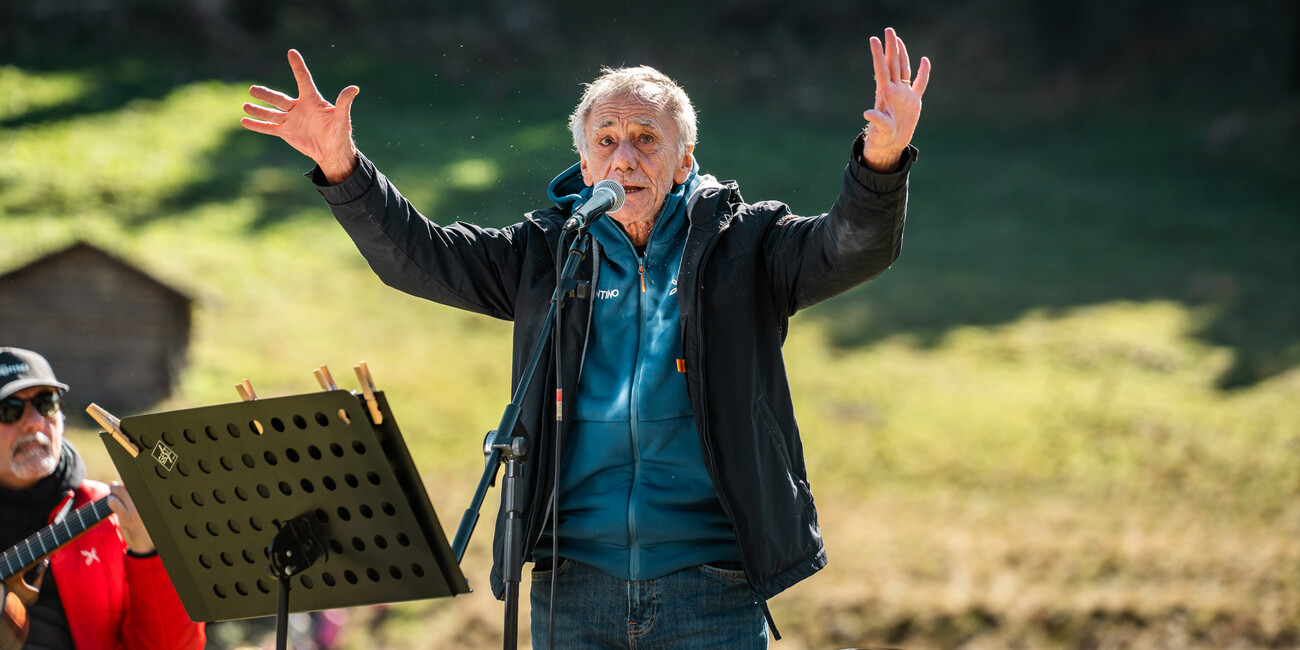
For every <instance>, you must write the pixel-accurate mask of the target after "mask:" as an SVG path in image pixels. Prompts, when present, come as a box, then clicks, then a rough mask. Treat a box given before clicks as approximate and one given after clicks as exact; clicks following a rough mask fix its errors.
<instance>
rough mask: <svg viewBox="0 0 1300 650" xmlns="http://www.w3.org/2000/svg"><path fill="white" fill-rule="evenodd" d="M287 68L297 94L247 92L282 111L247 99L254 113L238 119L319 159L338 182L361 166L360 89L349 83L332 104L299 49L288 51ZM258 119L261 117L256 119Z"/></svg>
mask: <svg viewBox="0 0 1300 650" xmlns="http://www.w3.org/2000/svg"><path fill="white" fill-rule="evenodd" d="M289 67H290V68H293V76H294V79H296V80H297V81H298V98H297V99H294V98H293V97H289V96H288V95H285V94H284V93H281V92H278V91H275V90H271V89H270V88H267V87H266V86H253V87H251V88H249V89H248V94H250V95H252V96H253V99H256V100H259V101H262V102H266V103H267V104H270V105H271V106H273V107H275V108H276V109H279V110H272V109H270V108H266V107H265V106H260V105H258V104H253V103H245V104H244V112H245V113H248V114H249V115H251V116H252V117H251V118H250V117H245V118H243V119H242V120H240V123H241V124H243V125H244V128H246V129H248V130H249V131H256V132H258V133H265V134H267V135H274V136H276V137H278V138H280V139H282V140H284V141H285V142H287V143H289V146H291V147H293V148H294V149H297V150H298V151H299V152H301V153H302V154H303V155H305V156H307V157H308V158H311V159H312V160H314V161H316V164H317V165H320V168H321V171H322V172H324V174H325V178H326V179H327V180H328V181H329V182H330V183H331V184H335V183H339V182H342V181H343V180H344V179H346V178H347V177H348V176H350V175H352V171H353V170H355V169H356V168H357V147H356V144H354V143H353V142H352V115H351V112H352V100H353V99H354V98H355V97H356V96H357V93H359V92H361V89H360V88H358V87H356V86H348V87H347V88H344V89H343V90H342V92H340V93H339V98H338V100H336V101H335V103H334V104H330V103H329V102H327V101H325V98H324V97H323V96H321V94H320V91H318V90H316V83H315V82H313V81H312V79H311V72H310V71H309V70H307V63H306V62H304V61H303V60H302V55H301V54H299V53H298V51H297V50H289ZM253 118H257V119H253Z"/></svg>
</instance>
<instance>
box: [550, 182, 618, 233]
mask: <svg viewBox="0 0 1300 650" xmlns="http://www.w3.org/2000/svg"><path fill="white" fill-rule="evenodd" d="M626 199H627V195H626V194H624V192H623V186H622V185H620V184H619V183H618V181H614V180H610V179H605V180H603V181H601V182H599V183H596V187H595V188H593V189H592V190H591V198H590V199H587V202H586V203H583V204H582V207H580V208H578V209H577V210H574V211H573V216H571V217H569V220H568V221H566V222H564V232H573V231H575V230H581V229H583V228H586V227H587V226H590V225H591V224H592V223H594V222H595V221H596V219H599V218H600V215H602V214H604V213H606V212H618V210H619V208H621V207H623V201H625V200H626Z"/></svg>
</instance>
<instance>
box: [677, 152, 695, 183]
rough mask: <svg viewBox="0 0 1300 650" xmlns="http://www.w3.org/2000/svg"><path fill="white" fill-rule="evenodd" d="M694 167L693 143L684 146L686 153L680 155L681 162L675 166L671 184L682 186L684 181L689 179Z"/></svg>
mask: <svg viewBox="0 0 1300 650" xmlns="http://www.w3.org/2000/svg"><path fill="white" fill-rule="evenodd" d="M694 166H695V143H694V142H692V143H690V144H688V145H686V153H685V154H683V155H682V162H681V164H680V165H678V166H677V171H675V172H673V182H674V183H677V184H679V185H680V184H682V183H685V182H686V179H688V178H690V177H691V168H692V167H694Z"/></svg>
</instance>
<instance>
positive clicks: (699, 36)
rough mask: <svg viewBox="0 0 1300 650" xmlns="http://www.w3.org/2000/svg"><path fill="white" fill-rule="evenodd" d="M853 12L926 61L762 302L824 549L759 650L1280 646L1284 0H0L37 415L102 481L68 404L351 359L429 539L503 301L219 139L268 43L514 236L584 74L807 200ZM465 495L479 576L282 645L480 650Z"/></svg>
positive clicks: (264, 62)
mask: <svg viewBox="0 0 1300 650" xmlns="http://www.w3.org/2000/svg"><path fill="white" fill-rule="evenodd" d="M1112 5H1114V6H1112ZM886 26H894V27H896V28H898V30H899V32H900V34H901V35H902V36H903V37H904V39H905V40H906V43H907V45H908V49H909V51H910V52H911V54H912V58H913V60H914V61H916V60H919V58H920V56H921V55H926V56H929V57H930V58H931V59H932V60H933V62H934V72H933V76H932V80H931V83H930V87H929V89H928V91H927V93H926V96H925V110H924V113H923V116H922V123H921V126H920V128H919V130H918V133H917V136H916V140H915V144H916V145H917V146H918V148H919V149H920V152H921V153H920V158H919V161H918V162H917V164H916V166H915V167H914V169H913V172H912V175H911V195H910V203H909V215H908V216H909V218H908V224H907V234H906V238H905V242H904V247H903V255H902V257H901V259H900V260H899V262H898V263H897V264H896V265H895V267H894V268H893V269H891V270H890V271H888V272H887V273H885V274H884V275H883V276H881V277H880V278H879V279H877V280H875V281H873V282H871V283H868V284H866V285H864V286H862V287H859V288H857V289H855V290H853V291H851V292H849V293H848V294H846V295H844V296H841V297H838V298H836V299H834V300H832V301H830V302H828V303H825V304H823V305H819V306H818V307H815V308H813V309H810V310H808V311H807V312H806V313H805V314H802V315H800V316H797V317H796V318H795V319H794V320H793V327H792V333H791V336H790V338H789V340H788V342H787V344H786V359H787V363H788V370H789V373H790V380H791V383H792V385H793V387H794V390H795V400H796V408H797V413H798V415H799V422H800V426H801V429H802V431H803V437H804V444H805V447H806V453H807V462H808V466H809V468H808V469H809V473H810V478H811V482H812V486H813V490H814V493H815V494H816V496H817V500H818V506H819V511H820V512H821V520H822V525H823V529H824V530H823V532H824V534H825V538H826V543H827V545H828V548H829V553H830V565H829V567H828V568H827V569H826V570H825V571H823V572H821V573H820V574H818V575H817V576H815V577H814V578H812V579H810V580H808V581H806V582H804V583H801V584H799V585H797V586H796V587H794V588H793V589H791V590H789V591H788V592H787V593H784V594H782V595H781V596H779V597H778V598H776V599H775V600H774V601H773V602H772V609H773V613H774V615H775V618H776V621H777V623H778V625H779V627H780V630H781V632H782V634H783V635H784V637H785V639H784V640H782V641H780V642H779V643H777V644H776V645H775V647H777V648H785V649H787V650H799V649H802V648H817V649H821V648H848V647H871V646H893V647H903V648H1080V649H1084V648H1088V649H1092V648H1197V649H1199V648H1206V649H1208V648H1228V647H1231V648H1243V649H1249V648H1279V647H1300V541H1297V540H1300V505H1297V504H1300V461H1298V460H1297V457H1298V456H1300V288H1298V285H1300V282H1298V280H1300V254H1298V253H1297V250H1300V219H1298V217H1300V189H1297V188H1300V163H1298V162H1297V156H1295V154H1294V151H1295V150H1296V149H1297V146H1300V49H1298V48H1300V9H1297V7H1296V6H1295V4H1294V3H1291V2H1284V1H1282V0H1246V1H1244V2H1236V3H1222V2H1210V1H1208V0H1184V1H1180V2H1173V1H1156V0H1147V1H1143V2H1132V3H1103V2H1079V3H1048V2H1034V1H1031V0H968V1H957V0H953V1H948V2H934V3H915V2H901V1H890V2H882V3H863V2H849V1H848V0H826V1H824V2H819V3H813V4H800V3H776V2H768V1H766V0H747V1H745V2H741V1H738V0H737V1H727V2H714V3H690V2H662V3H657V4H653V5H651V4H643V5H637V6H633V7H612V6H597V5H588V4H584V3H576V2H554V3H546V2H540V1H519V2H507V1H503V0H488V1H485V2H478V3H459V2H455V3H453V2H415V1H412V0H403V1H399V2H363V1H362V0H316V1H314V2H303V1H300V0H289V1H284V2H252V1H251V0H188V1H186V2H168V1H162V0H97V1H95V2H82V1H73V0H33V1H31V2H24V3H8V5H6V7H5V8H4V9H0V242H2V243H3V245H0V345H18V346H28V347H38V349H39V350H40V351H41V352H43V353H45V354H46V355H48V356H50V357H51V359H54V360H55V370H56V372H59V373H60V374H61V375H63V374H65V373H64V372H63V371H62V370H63V369H66V370H67V371H68V372H73V371H74V370H75V371H76V372H77V373H80V374H82V376H84V377H86V378H85V379H81V380H78V381H74V382H71V383H73V390H72V392H71V393H70V395H69V397H70V399H71V400H72V401H73V402H74V405H75V409H76V412H75V413H74V417H73V419H72V420H71V421H70V424H71V425H73V427H74V431H72V433H71V434H70V437H71V439H72V440H73V441H74V443H75V444H76V445H77V447H78V449H79V450H81V452H82V453H83V455H84V456H86V458H87V462H88V463H89V465H90V470H91V475H92V477H93V478H99V479H102V480H112V479H114V478H115V477H116V476H117V472H116V469H115V467H114V465H113V464H112V462H111V461H110V459H109V457H108V455H107V453H106V450H105V447H104V445H103V443H101V442H100V440H99V438H98V435H97V433H98V429H97V428H95V426H94V425H93V423H92V422H90V421H89V420H88V419H85V418H82V417H78V416H77V413H79V411H80V409H81V408H84V406H85V404H86V403H87V402H89V401H95V399H100V400H103V402H104V403H105V404H106V405H108V406H111V407H112V410H113V411H114V412H115V413H116V414H117V415H118V416H121V417H126V416H129V415H134V414H141V413H149V412H162V411H169V410H174V409H182V408H189V407H196V406H204V405H212V404H221V403H227V402H232V401H235V400H236V399H237V395H236V392H235V388H234V387H235V384H237V383H239V382H240V381H241V380H243V379H245V378H247V379H249V380H250V381H251V383H252V384H253V385H254V386H255V387H256V389H257V392H258V393H259V395H260V396H262V397H272V396H285V395H294V394H300V393H306V392H311V391H315V390H317V385H316V380H315V379H314V378H313V376H312V369H314V368H317V367H318V366H320V365H322V364H327V365H329V366H330V367H331V368H332V369H333V371H334V374H335V376H336V378H337V379H338V380H339V383H340V384H341V385H342V386H343V387H344V388H353V389H354V388H357V385H356V383H355V378H354V377H353V376H352V372H351V367H352V365H353V364H355V363H356V362H357V361H360V360H365V361H367V364H368V366H369V367H370V369H371V371H372V373H373V375H374V378H375V381H376V383H377V384H378V387H379V388H380V389H381V390H383V391H384V392H385V395H386V396H387V399H388V401H389V403H390V405H391V406H392V409H393V413H394V415H395V416H396V418H397V420H398V421H399V422H400V423H401V430H402V432H403V435H404V436H405V438H406V442H407V444H408V445H409V447H410V450H411V454H412V456H413V457H414V459H415V462H416V465H417V467H418V468H419V472H420V474H421V476H422V479H423V482H424V483H425V486H426V488H427V491H428V493H429V496H430V499H431V501H432V503H433V505H434V506H435V508H436V509H437V511H438V513H439V515H440V517H441V521H442V526H443V528H444V529H445V530H446V531H447V535H448V536H449V537H450V536H451V535H452V534H453V533H454V532H455V531H454V529H455V526H456V525H457V523H458V522H459V519H460V513H461V511H462V510H463V509H464V508H465V507H466V506H467V505H468V504H469V501H470V498H471V495H472V491H473V489H474V487H475V485H476V483H477V480H478V477H479V475H480V472H481V469H482V455H481V451H480V444H481V441H482V439H483V435H484V433H485V432H486V431H487V430H488V429H490V428H492V427H493V426H495V425H496V424H497V422H498V421H499V420H500V415H501V409H502V408H503V407H504V406H505V404H506V403H507V402H508V401H509V398H510V394H509V388H510V387H509V380H510V376H509V338H510V337H509V325H508V324H507V323H504V322H499V321H493V320H491V319H487V318H482V317H478V316H473V315H469V314H465V313H461V312H457V311H454V310H451V309H448V308H444V307H439V306H436V305H432V304H429V303H426V302H423V301H420V300H418V299H415V298H411V297H408V296H405V295H403V294H400V293H397V292H395V291H393V290H391V289H389V288H387V287H385V286H384V285H382V284H381V283H380V282H379V281H378V280H377V279H375V278H374V277H373V275H372V274H371V273H370V271H369V268H368V267H367V266H366V264H365V262H364V260H362V259H361V257H360V255H359V254H358V253H357V252H356V251H355V249H354V248H353V246H352V244H351V243H350V241H349V240H348V238H347V237H346V235H344V234H343V232H342V231H341V229H340V228H339V227H338V226H337V225H336V224H335V222H334V220H333V219H332V218H331V216H330V214H329V211H328V210H327V208H326V207H325V205H324V203H323V202H322V201H321V199H320V198H319V196H318V195H317V193H316V191H315V190H314V189H313V188H312V186H311V184H310V182H309V181H308V180H307V179H305V178H303V177H302V173H303V172H305V171H307V170H308V169H309V168H310V163H309V161H307V160H306V159H305V158H303V157H302V156H300V155H299V154H297V153H296V152H294V151H293V150H291V149H290V148H289V147H287V146H286V145H284V144H283V143H281V142H279V141H277V140H274V139H272V138H268V137H266V136H261V135H258V134H254V133H251V132H247V131H245V130H243V129H242V128H241V127H240V126H239V119H240V117H241V116H242V115H243V112H242V109H241V105H242V103H243V102H244V101H246V100H247V98H248V96H247V89H248V86H249V85H250V84H253V83H259V84H265V85H268V86H271V87H274V88H278V89H281V90H284V91H286V92H289V93H291V94H293V92H294V86H293V77H292V75H291V74H290V71H289V68H288V64H287V62H286V60H285V58H284V53H285V51H286V50H287V49H289V48H291V47H294V48H298V49H299V50H300V51H301V52H302V53H303V55H304V56H305V57H306V60H307V63H308V65H309V66H310V67H311V69H312V71H313V73H314V75H315V80H316V83H317V84H318V86H319V87H320V89H321V91H322V92H323V93H324V94H325V96H326V97H327V98H331V99H332V98H333V97H334V96H335V95H336V94H337V93H338V91H339V90H340V89H341V88H343V87H344V86H346V85H348V84H353V83H355V84H357V85H359V86H360V87H361V94H360V96H359V97H358V98H357V100H356V102H355V104H354V107H353V121H354V124H355V135H356V140H357V143H358V145H359V146H360V148H361V150H362V151H363V152H364V153H365V154H366V155H367V156H369V157H370V158H371V159H372V160H374V161H375V162H376V164H377V165H378V166H379V168H380V169H381V170H383V171H384V172H385V173H386V174H388V175H389V176H390V177H391V178H393V179H394V180H395V182H396V183H397V185H398V187H399V188H400V189H401V190H402V191H403V193H405V194H406V195H407V196H408V197H410V198H411V199H412V200H413V201H414V202H415V204H416V205H417V206H418V207H420V209H421V210H422V211H423V212H424V213H425V214H426V215H428V216H430V217H431V218H433V219H434V220H436V221H439V222H441V223H449V222H452V221H455V220H462V219H463V220H468V221H473V222H476V223H481V224H486V225H505V224H509V223H513V222H515V221H517V220H519V219H520V218H521V217H522V215H523V213H524V212H526V211H527V210H529V209H533V208H536V207H543V206H545V204H546V192H545V189H546V185H547V183H548V182H549V181H550V180H551V178H553V177H554V176H555V175H556V174H557V173H559V172H560V171H562V170H563V169H564V168H566V167H567V166H568V165H570V164H572V162H574V161H575V160H576V158H575V155H574V153H573V152H572V151H571V149H570V140H569V135H568V133H567V131H566V129H565V120H566V118H567V116H568V114H569V112H570V111H571V110H572V107H573V105H574V104H575V103H576V100H577V98H578V96H579V95H580V93H581V92H582V83H584V82H586V81H589V80H591V79H592V78H593V77H594V76H595V75H596V74H597V73H598V72H599V69H600V67H601V66H603V65H613V66H617V65H634V64H642V63H646V64H651V65H655V66H657V67H659V68H661V69H662V70H663V71H664V72H666V73H668V74H669V75H670V76H672V77H674V78H675V79H677V80H678V81H679V82H680V83H681V84H682V85H683V86H684V87H685V88H686V90H687V91H688V92H689V93H690V94H691V96H692V98H693V99H694V101H695V102H696V105H697V108H698V110H699V115H700V138H699V144H698V148H697V155H698V159H699V161H700V164H701V166H702V168H703V171H706V172H710V173H713V174H715V175H717V176H719V177H721V178H726V179H735V180H737V181H738V182H739V183H740V187H741V191H742V193H743V195H744V196H745V198H746V199H748V200H750V201H755V200H761V199H777V200H782V201H785V202H787V203H789V204H790V205H791V206H792V208H793V209H794V210H795V211H796V212H798V213H800V214H817V213H820V212H822V211H824V210H825V209H826V208H827V207H828V205H829V203H830V201H832V200H833V198H834V196H835V192H836V190H837V188H838V186H839V182H840V174H841V171H842V169H843V166H844V163H845V161H846V160H847V157H848V155H849V151H848V147H849V144H850V142H851V141H852V139H853V137H854V135H855V134H856V132H857V130H858V129H860V128H861V126H862V118H861V114H862V111H863V110H864V109H865V108H867V107H868V105H869V103H870V101H871V97H872V91H873V81H872V72H871V61H870V55H869V51H868V45H867V43H868V41H867V39H868V38H869V37H870V36H871V35H879V34H882V33H883V30H884V28H885V27H886ZM70 247H72V250H71V251H69V250H68V249H69V248H70ZM88 251H89V252H88ZM48 256H53V257H48ZM55 269H59V271H58V272H55V271H54V270H55ZM68 269H70V270H68ZM77 273H82V274H88V275H77ZM68 274H71V275H68ZM85 277H91V278H98V279H97V280H89V281H88V280H85V279H84V278H85ZM69 278H71V279H69ZM78 278H81V279H78ZM38 281H39V282H38ZM128 290H129V291H128ZM117 291H121V292H123V293H121V294H120V295H124V296H128V297H127V298H123V299H121V300H120V301H114V302H111V303H100V302H96V301H95V300H93V299H92V298H87V297H86V296H92V297H94V296H99V297H102V296H104V295H119V294H115V293H114V292H117ZM158 296H162V297H161V298H158ZM155 300H158V301H161V304H163V305H171V306H168V307H160V306H158V305H159V303H158V302H155ZM177 301H179V302H177ZM175 304H180V305H182V307H181V308H180V309H181V311H180V312H177V311H175V310H176V309H177V308H176V307H175V306H174V305H175ZM178 313H179V314H181V315H177V314H178ZM151 328H158V329H156V330H155V329H151ZM163 332H166V334H164V333H163ZM175 332H181V334H179V335H178V334H175ZM177 336H179V339H177V338H176V337H177ZM177 340H179V344H171V343H174V342H175V341H177ZM150 342H152V343H155V344H158V345H160V346H161V347H162V348H165V349H159V347H158V346H151V345H150ZM38 344H39V345H38ZM164 344H167V345H164ZM168 345H170V347H168ZM135 346H140V347H139V348H137V347H135ZM128 352H129V353H128ZM114 354H117V355H118V356H125V357H127V358H129V359H132V360H135V361H141V360H143V359H146V358H147V359H150V360H151V361H150V362H149V363H140V364H139V365H138V366H136V365H122V364H119V363H118V362H116V361H112V360H113V359H116V358H118V357H115V356H114ZM149 355H153V356H149ZM146 379H147V380H148V381H146ZM150 381H151V382H153V383H152V384H150V383H149V382H150ZM158 382H161V384H159V383H158ZM137 383H138V384H139V385H141V386H144V387H142V388H139V389H134V388H132V389H131V390H130V391H127V392H125V393H123V387H126V386H134V385H136V384H137ZM148 386H161V387H160V388H159V389H158V392H157V394H154V393H152V392H149V391H150V389H149V388H148ZM115 389H118V390H117V391H116V392H114V390H115ZM87 396H90V397H94V396H102V397H96V398H95V399H88V397H87ZM133 397H134V399H133ZM78 400H80V401H78ZM498 498H499V493H498V492H497V491H495V490H494V491H493V492H492V493H491V494H490V495H489V497H488V504H487V506H486V507H485V508H484V513H483V522H484V523H483V524H481V525H480V527H479V530H478V531H477V533H476V535H475V537H474V539H473V541H472V543H471V545H470V548H469V551H468V554H467V556H466V559H465V562H464V563H463V568H464V571H465V574H466V575H467V576H468V578H469V581H470V584H471V586H472V587H473V588H474V592H473V593H471V594H468V595H463V596H459V597H456V598H449V599H438V600H425V601H415V602H405V603H396V604H392V605H391V606H386V607H360V608H353V609H350V610H346V611H344V612H335V613H334V614H333V616H334V617H335V619H337V620H341V621H342V624H341V625H342V626H341V628H339V630H338V635H337V638H335V639H334V640H333V642H332V643H327V642H326V640H325V639H317V640H316V641H313V640H312V639H311V638H310V636H311V635H310V631H309V628H308V626H309V622H308V621H307V620H306V619H305V618H304V619H302V620H296V625H299V626H300V628H299V632H296V633H295V634H296V636H295V643H296V644H297V646H296V647H299V648H307V647H312V646H311V644H313V643H319V644H320V646H321V647H322V648H324V647H337V648H394V649H408V648H410V649H415V648H492V647H499V646H501V645H502V616H503V610H502V607H501V604H500V603H499V602H497V601H496V600H494V599H493V598H492V596H491V594H490V590H489V589H488V587H487V575H488V566H489V555H490V539H491V525H490V522H491V521H492V518H493V514H494V513H495V508H496V502H497V499H498ZM525 588H526V584H525ZM523 610H524V611H523V613H524V616H523V622H524V623H525V625H524V627H525V634H524V635H523V638H522V639H521V643H522V644H523V645H526V644H527V634H526V627H527V626H526V622H527V606H526V604H525V606H524V607H523ZM316 623H317V626H318V627H321V628H323V627H325V626H326V625H327V624H332V623H327V622H326V621H325V620H324V619H323V618H321V617H318V618H317V620H316ZM271 631H272V627H271V624H270V623H268V622H267V621H265V620H259V621H244V622H236V623H223V624H219V625H214V626H212V627H211V628H210V637H211V643H210V646H211V647H212V648H233V647H240V646H253V647H267V645H266V644H268V643H269V640H268V639H267V636H266V635H267V634H268V633H269V632H271Z"/></svg>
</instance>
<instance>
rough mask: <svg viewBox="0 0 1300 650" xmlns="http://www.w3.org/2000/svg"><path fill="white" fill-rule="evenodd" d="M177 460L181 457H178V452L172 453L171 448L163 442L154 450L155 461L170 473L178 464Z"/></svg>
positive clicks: (159, 442)
mask: <svg viewBox="0 0 1300 650" xmlns="http://www.w3.org/2000/svg"><path fill="white" fill-rule="evenodd" d="M177 458H179V456H177V455H176V452H174V451H172V449H171V447H168V446H167V445H164V444H163V442H162V441H161V440H159V441H158V444H157V445H155V446H154V448H153V459H154V460H156V461H158V464H159V465H162V466H163V469H165V470H167V471H169V472H170V471H172V466H173V465H175V464H176V459H177Z"/></svg>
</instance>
